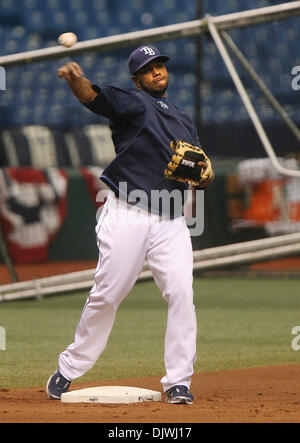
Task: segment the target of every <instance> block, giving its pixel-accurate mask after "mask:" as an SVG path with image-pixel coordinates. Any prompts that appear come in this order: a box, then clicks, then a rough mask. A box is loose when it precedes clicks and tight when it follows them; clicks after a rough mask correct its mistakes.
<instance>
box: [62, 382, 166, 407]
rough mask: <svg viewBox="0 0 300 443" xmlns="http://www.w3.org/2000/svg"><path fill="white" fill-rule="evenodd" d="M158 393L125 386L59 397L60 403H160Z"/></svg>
mask: <svg viewBox="0 0 300 443" xmlns="http://www.w3.org/2000/svg"><path fill="white" fill-rule="evenodd" d="M161 399H162V395H161V393H160V392H156V391H151V390H149V389H142V388H131V387H127V386H101V387H95V388H87V389H80V390H78V391H71V392H67V393H65V394H62V396H61V402H62V403H126V404H127V403H139V402H143V401H161Z"/></svg>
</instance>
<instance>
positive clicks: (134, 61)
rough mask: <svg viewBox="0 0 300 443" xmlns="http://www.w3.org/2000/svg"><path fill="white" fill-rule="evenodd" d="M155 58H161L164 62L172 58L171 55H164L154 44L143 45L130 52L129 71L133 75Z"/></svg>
mask: <svg viewBox="0 0 300 443" xmlns="http://www.w3.org/2000/svg"><path fill="white" fill-rule="evenodd" d="M155 59H160V60H161V61H162V62H164V63H165V62H167V61H169V60H170V58H169V57H167V56H166V55H162V54H161V53H160V52H159V50H158V49H157V48H155V47H154V46H150V45H144V46H141V47H140V48H138V49H136V50H135V51H133V52H132V53H131V54H130V57H129V59H128V67H129V71H130V72H131V74H132V75H135V74H136V73H137V72H138V71H139V70H140V69H141V68H143V67H144V66H146V65H147V64H148V63H150V62H152V60H155Z"/></svg>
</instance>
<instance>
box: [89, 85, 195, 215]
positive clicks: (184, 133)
mask: <svg viewBox="0 0 300 443" xmlns="http://www.w3.org/2000/svg"><path fill="white" fill-rule="evenodd" d="M93 87H94V89H95V91H96V92H97V93H98V96H97V97H96V98H95V100H94V101H92V102H90V103H84V105H85V106H86V107H87V108H88V109H90V110H91V111H93V112H95V113H96V114H99V115H101V116H103V117H106V118H108V119H109V120H110V127H111V130H112V139H113V143H114V146H115V150H116V158H115V159H114V160H113V161H112V162H111V163H110V164H109V166H108V167H107V168H106V169H105V170H104V172H103V174H102V176H101V180H102V181H103V182H105V183H106V184H107V185H108V186H109V187H110V188H111V189H112V190H113V191H114V192H115V194H116V195H117V196H118V197H120V198H121V197H125V198H127V197H128V195H129V193H131V192H132V191H136V190H141V191H144V193H146V194H147V203H148V208H147V209H148V210H150V211H152V212H154V213H162V208H161V205H159V208H157V207H156V208H154V207H153V204H152V206H151V191H162V190H167V191H169V192H172V191H174V190H178V191H180V193H181V197H182V204H184V198H185V195H184V191H185V190H187V189H188V185H187V184H185V183H181V182H177V181H174V180H169V179H167V178H165V177H164V170H165V169H166V167H167V164H168V163H169V162H170V161H171V158H172V155H173V154H174V153H173V151H172V150H171V148H170V142H171V141H172V140H175V139H177V140H178V139H181V140H184V141H186V142H188V143H191V144H194V145H197V146H200V143H199V139H198V135H197V130H196V128H195V126H194V124H193V122H192V120H191V119H190V118H189V117H188V116H187V115H186V114H185V113H183V112H182V111H180V109H179V108H178V107H177V106H175V105H174V104H172V103H171V102H169V101H168V100H167V99H165V98H154V97H152V96H151V95H149V94H147V93H145V92H144V91H141V90H138V89H134V88H118V87H114V86H104V87H98V86H95V85H94V86H93ZM120 183H126V184H127V196H124V195H120V193H119V189H120V188H119V185H120ZM142 206H143V204H142ZM181 209H182V208H181ZM174 211H175V212H174ZM179 215H182V210H181V212H180V214H178V211H177V210H176V209H175V210H174V208H172V209H171V217H174V216H175V217H176V216H179Z"/></svg>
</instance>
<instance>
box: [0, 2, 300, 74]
mask: <svg viewBox="0 0 300 443" xmlns="http://www.w3.org/2000/svg"><path fill="white" fill-rule="evenodd" d="M299 15H300V1H293V2H289V3H282V4H280V5H275V6H268V7H265V8H258V9H252V10H248V11H242V12H235V13H233V14H224V15H220V16H215V17H214V23H215V26H216V28H217V29H218V30H220V31H221V30H226V29H234V28H241V27H244V26H249V25H255V24H258V23H265V22H270V21H274V20H279V19H285V18H289V17H293V16H299ZM204 32H207V24H206V21H205V20H204V19H201V20H193V21H189V22H184V23H178V24H175V25H168V26H161V27H158V28H152V29H146V30H143V31H135V32H129V33H125V34H119V35H112V36H109V37H103V38H97V39H93V40H87V41H85V42H79V43H77V44H76V45H74V46H73V47H72V48H69V49H66V48H62V47H61V46H54V47H52V48H45V49H37V50H34V51H26V52H21V53H18V54H11V55H5V56H2V57H0V66H11V65H17V64H26V63H32V62H36V61H43V60H50V59H53V58H62V57H67V56H73V55H79V54H83V53H87V52H88V51H99V52H100V51H108V50H115V49H121V48H128V47H132V46H137V45H139V44H145V43H150V42H159V41H165V40H170V39H172V40H174V39H178V38H186V37H196V36H199V35H201V34H202V33H204Z"/></svg>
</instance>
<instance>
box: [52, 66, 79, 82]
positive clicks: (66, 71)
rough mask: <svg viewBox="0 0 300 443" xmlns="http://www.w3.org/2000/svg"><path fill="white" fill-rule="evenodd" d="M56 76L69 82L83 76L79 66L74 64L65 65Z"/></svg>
mask: <svg viewBox="0 0 300 443" xmlns="http://www.w3.org/2000/svg"><path fill="white" fill-rule="evenodd" d="M57 74H58V77H59V78H65V79H67V80H68V81H70V82H72V81H73V80H75V79H77V78H82V77H83V75H84V74H83V71H82V69H81V66H80V65H79V64H78V63H76V62H70V63H67V64H65V65H64V66H62V67H61V68H60V69H59V70H58V71H57Z"/></svg>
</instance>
